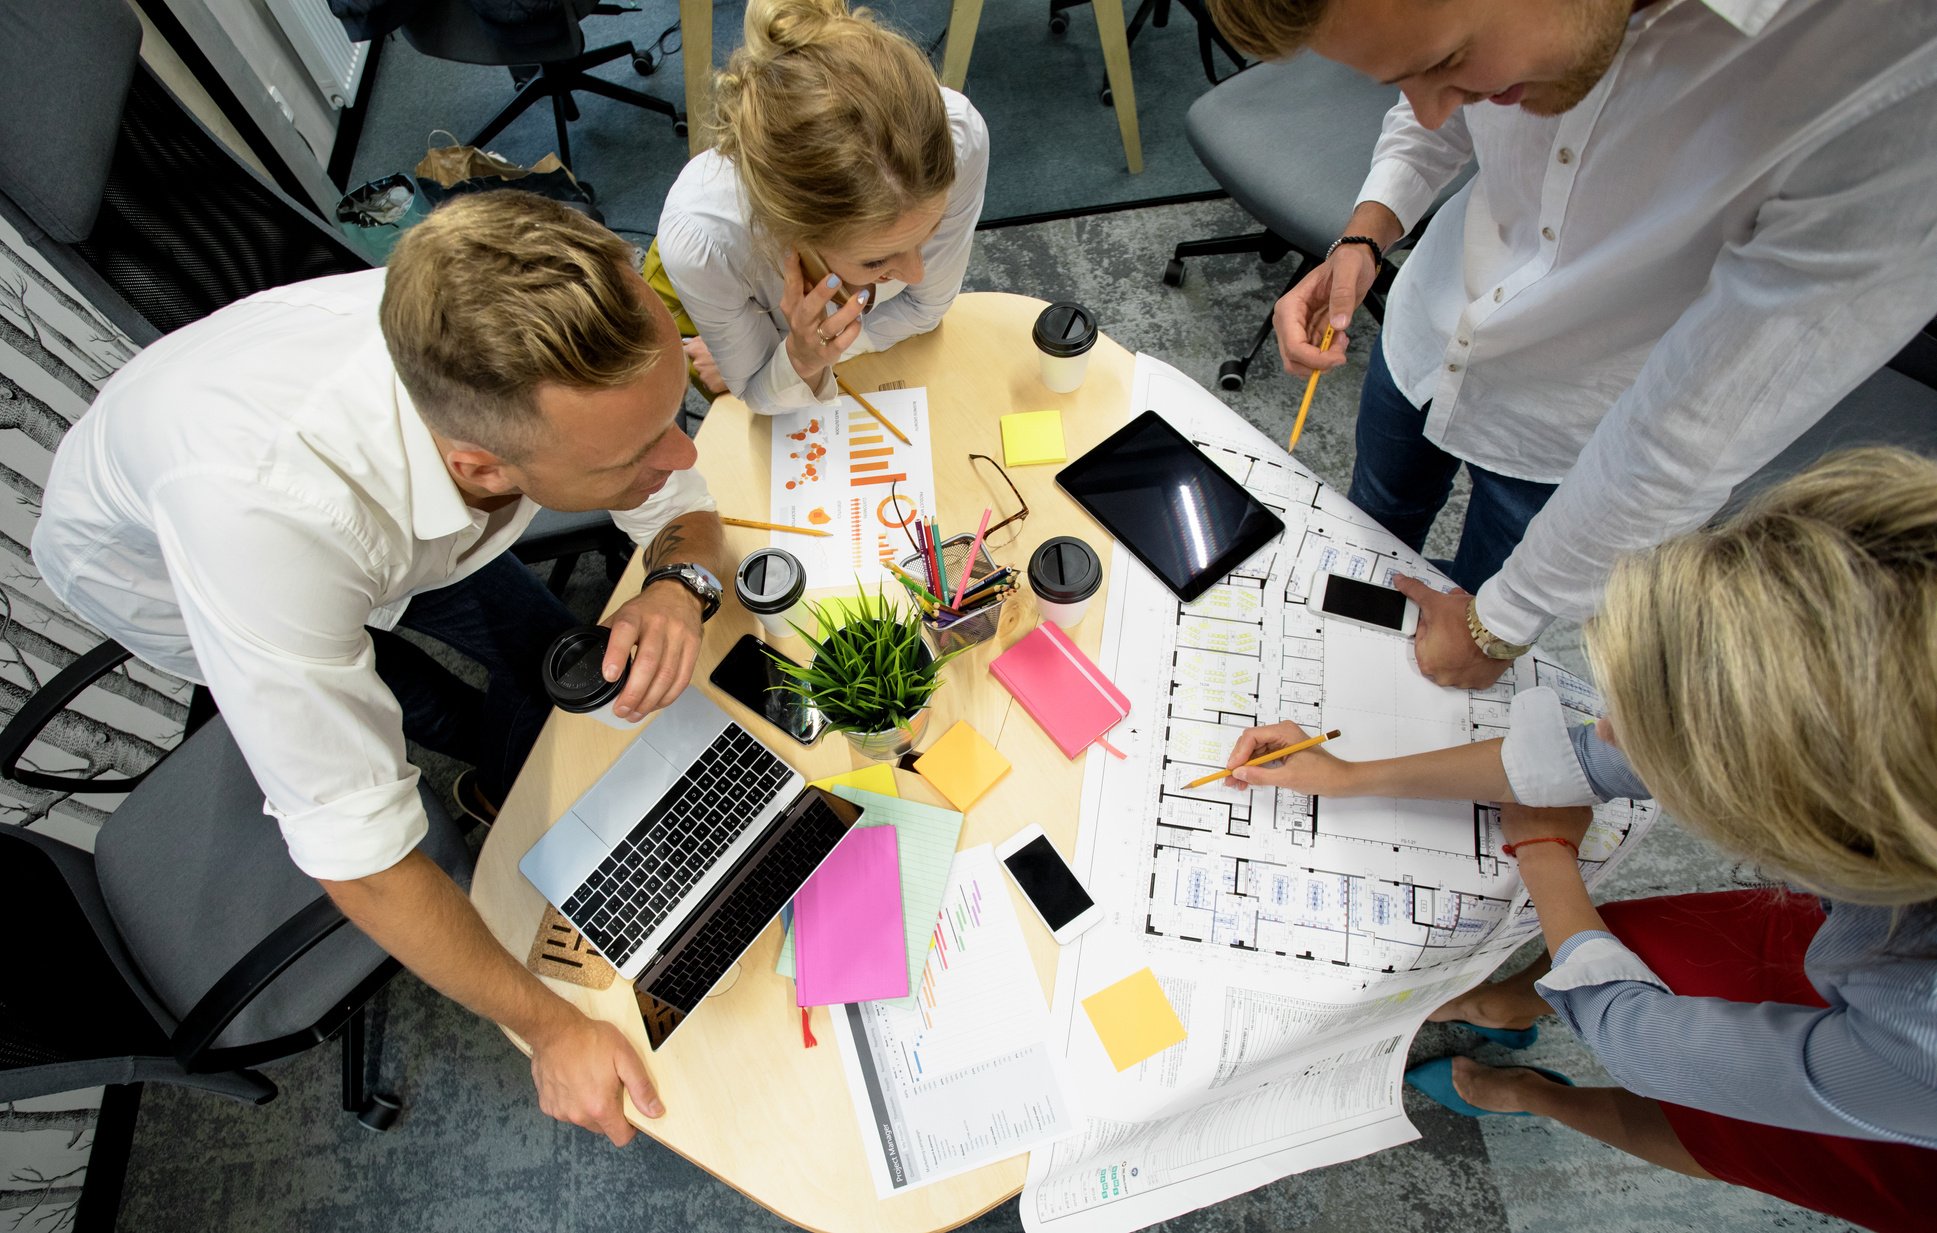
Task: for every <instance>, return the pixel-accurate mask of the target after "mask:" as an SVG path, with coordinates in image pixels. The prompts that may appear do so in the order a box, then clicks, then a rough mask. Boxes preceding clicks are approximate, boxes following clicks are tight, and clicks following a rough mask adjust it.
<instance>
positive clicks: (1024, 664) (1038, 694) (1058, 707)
mask: <svg viewBox="0 0 1937 1233" xmlns="http://www.w3.org/2000/svg"><path fill="white" fill-rule="evenodd" d="M989 671H990V672H991V673H992V674H994V676H995V679H996V680H998V681H1001V682H1002V686H1003V688H1005V689H1007V690H1008V691H1009V692H1010V693H1011V694H1013V695H1015V699H1016V701H1017V702H1020V703H1022V708H1023V709H1024V710H1025V711H1028V712H1029V715H1030V717H1031V718H1033V719H1034V720H1035V721H1036V722H1037V723H1038V724H1040V725H1041V726H1042V730H1043V731H1044V732H1047V733H1048V734H1049V739H1050V740H1052V741H1055V742H1056V748H1058V749H1060V750H1062V751H1063V756H1064V757H1067V758H1074V757H1076V756H1077V755H1078V754H1080V753H1082V752H1083V751H1084V750H1085V749H1088V748H1089V747H1090V746H1091V745H1092V744H1094V743H1095V742H1096V741H1098V740H1100V739H1101V738H1102V736H1103V734H1104V733H1106V732H1108V731H1109V730H1110V729H1111V728H1114V727H1116V726H1117V724H1118V723H1120V722H1122V720H1123V719H1124V717H1126V716H1127V715H1129V714H1130V699H1128V698H1126V697H1124V695H1123V691H1122V690H1120V689H1118V688H1117V687H1116V686H1115V685H1113V684H1112V683H1111V682H1110V678H1109V677H1106V676H1104V675H1103V670H1102V669H1101V668H1099V667H1097V666H1096V665H1095V663H1093V662H1091V660H1090V657H1089V656H1087V655H1085V654H1083V652H1082V651H1081V650H1079V649H1078V648H1077V646H1076V644H1075V643H1073V642H1071V641H1070V640H1069V635H1067V634H1065V633H1064V632H1063V631H1062V630H1061V629H1060V628H1058V627H1057V626H1055V625H1053V624H1050V623H1048V622H1044V623H1043V624H1041V625H1038V626H1037V627H1036V628H1035V630H1034V632H1032V633H1030V634H1029V635H1028V636H1027V637H1025V638H1023V639H1022V640H1021V641H1020V642H1018V643H1016V644H1015V645H1014V646H1012V647H1010V648H1009V649H1008V650H1006V651H1004V652H1002V654H1000V655H998V656H996V657H995V661H994V662H993V663H991V664H990V665H989ZM1104 747H1105V748H1108V747H1109V746H1108V743H1107V742H1105V746H1104ZM1110 752H1112V753H1115V752H1116V751H1115V750H1111V751H1110ZM1117 756H1118V757H1121V756H1122V755H1121V754H1118V755H1117Z"/></svg>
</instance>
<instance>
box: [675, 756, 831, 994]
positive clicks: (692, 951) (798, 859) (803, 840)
mask: <svg viewBox="0 0 1937 1233" xmlns="http://www.w3.org/2000/svg"><path fill="white" fill-rule="evenodd" d="M808 795H809V796H810V797H811V798H812V799H811V800H809V801H807V802H806V803H805V804H804V807H803V808H801V809H800V810H799V811H798V812H797V813H796V814H795V816H793V817H792V818H790V819H788V822H787V824H786V826H785V829H784V830H783V831H782V833H781V834H779V835H777V836H775V837H774V838H773V840H772V841H771V845H770V846H769V847H768V848H767V849H766V850H765V851H764V852H762V853H760V855H759V858H758V860H757V861H756V862H755V863H754V864H753V865H752V866H751V867H750V868H748V869H747V871H746V875H745V877H744V878H742V879H741V880H740V881H738V882H736V883H735V884H734V885H733V886H732V887H730V888H729V889H728V890H727V892H726V894H725V896H724V897H723V898H722V900H721V901H720V903H719V904H718V905H717V906H716V907H715V908H714V911H713V914H712V915H711V916H710V917H708V918H707V919H706V921H705V924H704V925H703V926H702V927H701V928H699V929H696V930H692V931H691V935H690V937H689V939H688V940H687V942H686V944H685V945H684V946H683V947H681V948H680V949H679V950H678V952H677V953H676V954H674V955H673V956H672V959H671V962H670V963H668V964H667V965H666V967H665V968H664V969H663V970H661V971H660V972H658V973H657V974H655V975H653V977H652V981H651V985H650V987H649V988H648V989H647V990H646V992H648V993H650V994H651V995H652V996H653V997H656V998H658V999H659V1000H660V1001H662V1002H666V1003H669V1004H671V1005H673V1006H676V1007H678V1008H679V1009H681V1010H683V1011H688V1012H690V1011H691V1010H692V1009H693V1008H694V1007H696V1006H698V1005H699V1004H700V1000H701V999H702V998H704V997H705V996H706V994H707V991H708V990H710V989H712V987H713V986H714V985H715V984H717V983H718V982H719V979H720V977H722V976H724V975H725V974H726V971H727V969H728V968H730V967H732V966H733V961H734V960H736V959H738V958H739V957H740V956H741V954H743V953H744V952H745V951H746V948H747V947H749V946H751V945H753V940H754V939H755V938H757V937H759V936H760V931H761V930H762V929H765V928H766V927H767V922H768V921H770V920H772V919H773V918H774V917H775V916H777V915H778V914H779V912H780V909H781V908H782V907H783V906H785V904H786V902H787V901H788V900H789V899H792V898H793V897H794V892H796V891H798V890H799V889H800V886H801V883H803V882H805V881H806V880H807V878H808V876H809V875H810V874H812V873H813V872H814V870H816V869H818V868H819V867H820V863H821V862H822V861H823V860H825V859H827V855H828V853H830V852H832V851H833V850H834V849H835V847H836V846H838V845H839V844H840V842H841V838H842V837H843V836H844V835H846V834H847V830H848V827H847V823H845V822H844V821H842V820H841V818H840V816H839V815H838V814H836V813H835V812H834V810H833V809H831V808H829V807H828V805H827V803H826V801H824V800H822V799H821V797H820V794H819V793H817V792H815V793H809V794H808Z"/></svg>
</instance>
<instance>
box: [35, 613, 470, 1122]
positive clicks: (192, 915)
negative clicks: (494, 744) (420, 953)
mask: <svg viewBox="0 0 1937 1233" xmlns="http://www.w3.org/2000/svg"><path fill="white" fill-rule="evenodd" d="M128 658H129V655H128V652H127V651H126V650H124V649H123V648H121V647H120V646H119V645H117V644H115V643H112V642H108V643H103V644H102V645H100V646H98V647H96V648H94V650H92V651H90V652H89V653H88V654H86V655H84V656H82V657H81V658H80V659H77V660H76V661H74V663H72V664H70V665H69V666H68V667H67V668H65V669H63V670H62V671H61V672H60V673H59V674H57V675H56V676H55V677H54V678H53V679H52V680H50V681H49V682H48V683H47V684H46V685H45V686H43V687H42V688H41V689H40V690H38V691H37V692H35V693H34V694H33V695H32V696H31V697H29V698H28V699H27V700H26V702H25V703H23V704H22V705H21V707H20V709H19V711H18V712H17V713H16V714H15V715H14V717H13V719H12V720H11V721H10V722H9V723H8V724H7V725H6V727H5V728H4V729H0V775H3V776H5V777H6V778H7V779H9V780H11V781H13V782H14V783H15V784H17V785H19V787H20V788H21V789H22V790H23V792H25V793H26V794H29V795H37V796H40V797H42V798H43V799H44V798H45V797H46V796H47V795H48V794H62V793H75V792H82V793H88V794H100V793H115V792H120V793H126V799H125V800H123V801H122V803H121V805H120V807H119V808H118V809H116V810H115V811H114V812H113V813H111V814H109V815H108V817H107V820H106V821H105V822H104V823H102V825H101V830H100V834H99V836H98V838H97V840H96V842H95V848H94V853H93V855H92V856H90V855H89V854H88V853H86V852H83V851H82V850H80V849H79V848H75V847H72V846H70V845H68V844H65V843H62V842H60V841H58V840H55V839H51V838H49V837H47V836H45V835H40V834H37V833H35V832H33V831H30V830H27V829H26V828H24V827H17V826H0V852H4V853H5V855H4V857H0V871H3V872H0V922H3V923H0V928H4V929H5V930H6V936H8V937H10V938H14V939H16V941H17V942H19V943H21V944H22V945H23V946H24V948H25V949H24V950H23V951H22V953H21V955H20V956H18V957H17V959H16V961H14V962H11V963H9V964H7V965H6V970H5V974H4V976H0V1101H7V1100H20V1099H24V1098H26V1097H29V1096H38V1095H45V1094H48V1093H52V1092H65V1091H73V1090H76V1089H79V1088H86V1087H92V1086H95V1085H97V1084H108V1085H127V1084H140V1083H144V1082H148V1081H156V1082H167V1083H177V1084H183V1085H186V1086H190V1087H199V1088H203V1089H205V1090H208V1091H212V1092H217V1093H220V1094H222V1095H224V1096H229V1097H232V1098H234V1099H237V1100H246V1101H251V1102H253V1103H255V1104H265V1103H267V1102H268V1101H270V1100H271V1099H273V1098H274V1097H275V1095H276V1085H275V1084H274V1083H272V1082H270V1081H269V1080H268V1079H266V1078H264V1077H263V1076H262V1075H261V1074H259V1073H257V1072H256V1071H255V1070H254V1069H253V1068H254V1067H256V1066H259V1065H261V1064H262V1063H264V1062H269V1061H273V1060H275V1059H278V1058H283V1057H288V1056H290V1055H291V1054H295V1053H300V1052H302V1051H303V1050H306V1049H308V1048H310V1047H311V1046H313V1045H315V1044H317V1043H319V1042H321V1041H324V1040H327V1039H330V1038H331V1037H336V1038H338V1039H340V1040H341V1042H342V1054H343V1107H344V1108H345V1109H347V1110H349V1111H350V1112H352V1113H354V1114H356V1116H357V1119H358V1120H359V1121H360V1122H362V1124H363V1125H365V1126H367V1127H369V1128H371V1129H373V1130H385V1129H388V1128H389V1126H390V1125H391V1123H392V1122H393V1121H394V1120H395V1118H396V1115H397V1110H398V1102H397V1100H396V1099H395V1098H394V1097H391V1096H387V1095H385V1094H382V1093H379V1092H374V1091H372V1090H371V1088H370V1083H369V1077H368V1074H367V1069H368V1068H367V1065H366V1057H365V1047H366V1032H367V1027H366V1024H367V1017H366V1010H365V1008H366V1005H367V1003H368V1002H369V1000H370V998H371V997H373V996H374V995H375V994H376V992H377V990H379V989H380V988H382V986H383V984H384V982H385V981H387V980H389V979H390V977H391V976H392V975H394V974H395V973H396V972H397V971H398V967H399V965H398V964H397V961H396V960H394V959H392V958H390V957H389V956H388V955H387V954H385V953H384V951H383V950H382V949H381V948H379V947H378V946H377V944H376V943H374V942H372V941H371V940H370V939H369V938H367V937H365V936H364V935H363V934H362V933H361V932H360V931H358V930H357V929H356V928H354V927H352V926H349V924H348V922H347V921H346V920H345V919H344V917H343V914H342V913H341V912H339V911H338V910H337V908H336V905H335V904H334V903H333V902H332V901H331V900H330V899H329V897H328V896H327V895H326V894H324V892H323V890H322V888H321V887H319V886H318V885H317V884H316V882H315V880H314V879H312V878H310V877H309V876H307V875H306V874H304V873H303V872H302V871H301V870H299V869H297V868H296V866H295V865H294V864H293V863H292V862H291V861H290V859H289V851H288V849H287V847H285V845H284V843H283V839H282V834H281V832H280V831H279V830H278V829H277V826H276V823H275V821H274V820H273V819H272V818H270V817H268V816H267V815H266V814H264V812H263V799H262V791H261V789H260V788H258V787H257V786H256V781H255V778H254V776H252V775H251V774H250V772H249V767H248V764H247V763H246V762H244V761H243V759H242V752H241V750H239V749H238V748H237V747H236V744H235V741H234V739H233V738H231V737H230V735H229V731H228V728H227V726H226V725H225V724H224V722H223V721H222V719H221V718H220V717H219V716H218V717H215V718H212V719H210V720H209V721H208V722H207V723H205V724H203V725H202V726H201V727H199V728H196V729H194V730H193V731H191V732H190V733H189V734H188V735H187V736H186V737H184V739H183V740H182V743H181V745H180V746H178V747H177V748H176V749H175V750H174V751H173V752H171V753H169V754H167V755H166V756H165V757H163V758H162V759H161V760H160V761H159V762H157V763H155V764H154V765H153V766H151V767H150V768H148V769H147V770H146V771H143V772H141V773H139V774H137V775H134V776H131V777H128V778H121V779H100V778H84V777H77V776H68V775H56V774H48V773H46V772H43V771H38V770H33V769H30V768H29V767H27V766H26V765H24V762H25V759H26V757H27V751H28V747H29V746H30V745H31V744H32V743H33V741H34V739H35V737H36V736H37V735H38V734H39V733H40V732H41V730H42V729H44V728H46V727H47V726H48V725H49V724H53V723H70V724H72V723H81V724H85V723H88V722H90V721H89V720H87V719H86V718H85V717H84V716H81V715H78V714H71V713H68V707H69V705H70V704H71V703H72V702H73V701H74V700H75V699H76V698H77V697H79V696H80V695H81V693H82V692H83V691H85V690H86V689H88V688H89V687H90V686H92V685H94V684H95V683H96V682H99V681H101V680H102V679H103V678H105V677H107V676H108V675H109V674H110V673H112V672H113V671H114V670H115V669H116V668H117V667H118V666H119V665H121V664H122V663H124V662H126V661H127V659H128ZM419 796H420V797H421V798H422V800H423V802H424V811H425V813H426V814H427V815H428V816H429V819H430V833H429V834H428V835H427V836H426V837H425V839H424V840H423V843H422V845H421V850H422V851H424V852H425V854H426V855H428V856H430V858H431V859H432V860H434V861H436V862H437V864H438V865H439V866H440V867H442V868H443V869H444V870H445V871H446V872H448V873H449V874H450V875H451V876H452V877H453V878H455V879H457V880H458V882H459V883H460V884H464V883H468V882H469V880H470V874H471V857H470V853H469V851H468V850H467V849H466V847H465V845H464V839H463V836H462V834H461V833H460V832H459V831H458V829H457V827H456V826H455V825H454V824H453V823H452V821H451V819H450V818H449V817H448V816H447V815H446V814H445V812H444V809H443V807H442V806H441V805H439V804H438V802H437V800H436V799H435V798H434V797H433V796H432V795H431V794H430V793H429V792H428V791H427V790H423V789H420V790H419Z"/></svg>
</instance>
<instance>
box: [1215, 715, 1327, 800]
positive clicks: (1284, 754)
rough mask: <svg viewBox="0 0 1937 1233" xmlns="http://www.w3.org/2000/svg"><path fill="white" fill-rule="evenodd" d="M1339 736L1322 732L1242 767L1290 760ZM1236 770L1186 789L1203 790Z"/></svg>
mask: <svg viewBox="0 0 1937 1233" xmlns="http://www.w3.org/2000/svg"><path fill="white" fill-rule="evenodd" d="M1337 736H1338V729H1337V728H1333V729H1332V730H1331V731H1330V732H1321V733H1319V734H1318V735H1317V736H1313V737H1307V738H1305V739H1304V740H1302V741H1300V742H1298V743H1297V744H1296V745H1287V746H1285V747H1284V748H1283V749H1274V750H1272V751H1271V752H1270V753H1266V754H1259V755H1258V756H1257V757H1255V758H1253V759H1251V760H1250V761H1249V762H1245V763H1242V765H1244V766H1258V765H1260V764H1261V763H1265V762H1276V761H1277V760H1278V759H1280V758H1288V757H1290V756H1291V755H1292V754H1295V753H1301V752H1303V751H1304V750H1307V749H1310V748H1311V747H1312V746H1314V745H1323V744H1324V743H1325V742H1326V741H1329V740H1333V739H1335V738H1336V737H1337ZM1236 769H1237V767H1235V766H1234V767H1232V768H1231V769H1230V770H1225V771H1212V772H1211V773H1210V774H1208V775H1199V776H1198V777H1197V778H1196V779H1193V780H1191V781H1190V782H1189V783H1187V784H1185V785H1184V786H1185V787H1186V788H1201V787H1203V786H1204V785H1205V784H1207V783H1209V782H1211V781H1212V780H1213V779H1223V778H1224V777H1226V776H1227V775H1229V774H1230V773H1231V771H1235V770H1236Z"/></svg>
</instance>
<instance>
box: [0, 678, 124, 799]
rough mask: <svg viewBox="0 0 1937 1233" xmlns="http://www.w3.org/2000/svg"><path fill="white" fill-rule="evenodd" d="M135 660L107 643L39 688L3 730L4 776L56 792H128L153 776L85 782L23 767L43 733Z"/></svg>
mask: <svg viewBox="0 0 1937 1233" xmlns="http://www.w3.org/2000/svg"><path fill="white" fill-rule="evenodd" d="M131 656H132V652H130V651H129V650H128V649H127V648H126V647H124V646H122V645H121V644H120V643H118V642H113V641H108V642H103V643H102V644H101V645H99V646H97V647H95V648H94V649H93V650H91V651H89V652H88V653H87V654H85V655H83V656H81V657H80V658H79V659H77V660H75V661H74V662H73V663H71V664H69V665H67V667H65V668H62V669H61V670H60V671H59V672H58V673H56V674H55V675H54V679H53V680H51V681H49V682H47V683H46V684H45V685H42V686H41V687H40V688H39V689H37V690H35V691H34V693H33V696H31V697H29V698H28V699H27V701H26V702H24V703H22V704H21V707H20V710H19V711H18V712H16V713H15V715H14V717H13V718H12V719H11V720H9V721H8V723H7V726H6V727H5V728H0V776H4V777H6V778H7V779H11V780H12V781H13V782H15V783H17V784H22V785H24V786H26V787H29V788H41V789H44V790H46V791H50V792H127V791H131V790H132V789H133V788H134V786H135V785H136V784H138V783H140V782H141V781H142V780H143V779H145V778H147V775H148V772H147V771H143V772H141V773H140V774H139V775H130V776H129V777H127V778H126V779H83V778H81V777H79V776H76V775H49V774H46V773H44V772H41V771H23V770H21V769H20V760H21V759H22V758H24V757H26V756H27V747H28V746H29V745H31V744H33V743H34V738H36V737H38V736H39V735H40V733H41V729H43V728H45V727H46V726H47V725H48V724H50V723H52V722H53V721H54V716H56V715H58V714H60V713H61V712H62V711H64V710H66V709H67V708H68V706H69V705H70V704H71V703H72V702H73V701H74V699H76V698H78V697H80V696H81V695H82V694H83V693H85V692H86V691H87V688H88V686H90V685H92V684H94V682H96V681H98V680H100V679H101V678H102V677H104V676H106V675H107V674H108V673H110V672H112V671H114V670H115V669H116V668H119V667H120V666H121V665H122V664H124V663H126V662H127V661H128V660H129V658H131Z"/></svg>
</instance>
